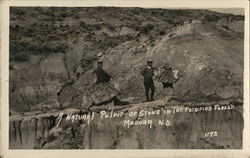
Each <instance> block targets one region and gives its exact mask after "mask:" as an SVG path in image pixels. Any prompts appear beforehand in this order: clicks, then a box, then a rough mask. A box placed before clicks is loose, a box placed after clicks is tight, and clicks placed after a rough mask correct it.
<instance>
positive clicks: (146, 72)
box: [141, 67, 155, 80]
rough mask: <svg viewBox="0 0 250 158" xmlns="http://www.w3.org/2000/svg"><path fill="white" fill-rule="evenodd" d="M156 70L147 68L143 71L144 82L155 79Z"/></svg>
mask: <svg viewBox="0 0 250 158" xmlns="http://www.w3.org/2000/svg"><path fill="white" fill-rule="evenodd" d="M154 70H155V68H153V67H152V68H149V67H146V68H144V69H143V70H142V71H141V74H142V76H143V77H144V80H148V79H150V80H151V79H153V76H154Z"/></svg>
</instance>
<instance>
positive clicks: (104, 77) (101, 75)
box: [93, 60, 111, 83]
mask: <svg viewBox="0 0 250 158" xmlns="http://www.w3.org/2000/svg"><path fill="white" fill-rule="evenodd" d="M102 66H103V61H101V60H98V62H97V68H96V69H95V70H94V71H93V73H95V74H96V78H97V79H96V83H102V82H109V81H110V79H111V76H110V75H109V74H107V73H106V72H105V71H104V70H103V69H102Z"/></svg>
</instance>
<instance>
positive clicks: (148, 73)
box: [141, 60, 155, 101]
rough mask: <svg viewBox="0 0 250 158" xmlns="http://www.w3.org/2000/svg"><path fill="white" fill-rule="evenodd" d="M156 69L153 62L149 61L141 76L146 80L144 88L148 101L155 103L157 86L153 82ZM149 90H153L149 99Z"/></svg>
mask: <svg viewBox="0 0 250 158" xmlns="http://www.w3.org/2000/svg"><path fill="white" fill-rule="evenodd" d="M154 71H155V68H154V67H153V61H152V60H148V61H147V67H146V68H144V69H143V70H142V71H141V75H142V76H143V78H144V82H143V83H144V88H145V95H146V99H147V101H154V93H155V86H154V81H153V76H154ZM149 90H151V95H150V98H149Z"/></svg>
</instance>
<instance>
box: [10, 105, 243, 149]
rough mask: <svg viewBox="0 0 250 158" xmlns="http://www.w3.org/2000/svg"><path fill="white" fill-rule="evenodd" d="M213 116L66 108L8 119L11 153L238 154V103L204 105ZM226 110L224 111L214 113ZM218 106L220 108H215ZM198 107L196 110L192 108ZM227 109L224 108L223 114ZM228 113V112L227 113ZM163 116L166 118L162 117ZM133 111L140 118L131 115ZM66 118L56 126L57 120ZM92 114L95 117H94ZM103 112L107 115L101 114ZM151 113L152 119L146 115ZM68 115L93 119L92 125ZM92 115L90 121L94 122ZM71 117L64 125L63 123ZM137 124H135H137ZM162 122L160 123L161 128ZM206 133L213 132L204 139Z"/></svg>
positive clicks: (156, 108) (137, 108)
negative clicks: (226, 151)
mask: <svg viewBox="0 0 250 158" xmlns="http://www.w3.org/2000/svg"><path fill="white" fill-rule="evenodd" d="M209 104H210V106H211V107H210V108H211V109H212V110H211V111H203V112H190V111H189V112H184V111H183V112H180V111H179V112H178V111H177V110H176V111H175V113H174V112H173V111H172V112H171V113H170V114H169V113H167V110H170V109H172V110H174V109H181V108H183V109H185V108H187V107H189V108H190V109H191V108H192V106H185V107H184V106H180V105H175V106H171V105H168V106H164V107H163V106H162V105H161V103H159V102H157V101H156V102H151V103H143V104H139V105H131V106H128V107H120V108H117V107H116V108H114V110H108V109H105V108H104V109H102V110H101V109H99V110H98V107H97V108H95V109H92V110H90V111H89V112H90V113H89V112H85V113H83V112H80V110H77V109H66V110H62V111H57V112H53V113H47V114H39V115H34V114H33V115H30V116H24V117H19V119H17V117H16V118H15V117H11V121H10V148H12V149H13V148H14V149H31V148H37V149H79V148H80V149H190V148H198V149H226V148H232V149H240V148H242V130H243V126H244V124H243V117H242V103H240V104H239V103H238V104H236V105H237V106H235V105H233V104H231V103H230V104H229V103H226V102H224V103H222V102H221V103H206V106H205V105H203V107H204V106H205V107H209V106H208V105H209ZM215 104H216V105H218V107H222V106H223V107H224V109H222V108H221V109H219V108H218V107H217V108H215V106H214V105H215ZM219 105H220V106H219ZM196 107H197V106H196ZM225 107H226V108H227V109H225ZM229 108H231V109H229ZM164 111H165V112H166V113H164ZM135 112H137V113H138V115H135V116H131V113H135ZM60 113H63V114H64V118H62V120H61V122H60V123H59V126H58V127H56V125H57V123H58V118H57V117H58V116H59V115H60ZM93 113H94V114H93ZM104 113H105V115H104ZM149 113H151V114H149ZM68 114H72V115H74V114H75V116H76V114H78V115H81V116H83V115H87V114H91V117H90V121H89V123H88V120H85V121H84V120H83V119H82V120H81V121H79V120H78V119H77V118H74V119H75V120H74V121H72V119H73V117H72V115H69V116H68ZM92 115H94V116H93V120H92ZM67 117H68V118H70V119H69V120H67V119H66V118H67ZM136 121H137V123H138V124H137V123H136ZM159 121H161V123H162V124H159ZM207 132H212V133H210V134H207V135H206V133H207Z"/></svg>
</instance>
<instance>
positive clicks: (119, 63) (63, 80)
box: [9, 7, 244, 149]
mask: <svg viewBox="0 0 250 158" xmlns="http://www.w3.org/2000/svg"><path fill="white" fill-rule="evenodd" d="M243 44H244V17H243V16H239V15H232V14H222V13H216V12H212V11H208V10H167V9H142V8H113V7H95V8H63V7H61V8H53V7H52V8H46V7H42V8H41V7H32V8H25V7H13V8H11V9H10V67H9V69H10V76H9V77H10V78H9V79H10V80H9V85H10V89H9V97H10V99H9V101H10V115H11V116H10V148H14V149H15V148H16V149H17V148H26V149H30V148H38V149H44V148H49V149H51V148H56V149H59V148H63V149H79V148H81V149H88V148H90V149H93V148H95V149H98V148H108V149H111V148H112V149H119V148H123V149H124V148H126V149H128V148H130V149H138V148H139V149H142V148H147V149H152V148H172V149H177V148H213V149H214V148H216V149H219V148H241V147H242V130H243V118H242V109H243V108H242V104H243V103H242V102H243V101H242V100H243V65H244V62H243V61H244V46H243ZM149 58H150V59H152V60H153V61H154V66H155V67H157V68H161V67H171V68H172V69H173V72H174V75H175V77H176V82H175V83H174V84H173V88H169V87H168V88H164V86H163V83H161V82H159V81H157V80H156V81H155V86H156V97H155V98H156V101H155V102H149V103H142V102H143V101H144V100H145V98H144V87H143V78H142V76H141V74H140V71H141V69H142V68H143V66H145V64H146V60H147V59H149ZM98 59H102V60H103V61H104V69H105V70H106V71H107V72H108V73H109V74H110V75H111V76H112V81H111V84H112V85H114V87H115V88H117V89H118V90H119V91H120V94H119V96H118V99H120V100H121V101H126V102H127V104H128V105H126V106H113V105H112V104H109V103H108V104H107V105H102V106H91V105H90V106H89V105H87V101H88V100H86V97H85V95H86V93H91V91H88V88H89V87H90V86H91V85H93V82H94V80H95V76H94V74H93V73H92V72H93V70H94V68H95V66H96V65H95V63H96V61H97V60H98ZM97 91H98V92H99V91H100V92H101V89H99V90H97ZM101 93H106V92H101ZM109 93H111V92H107V95H109ZM111 94H112V93H111ZM112 95H113V94H112ZM115 95H117V94H115ZM107 98H111V97H110V96H107ZM104 101H106V100H104ZM187 104H188V105H187ZM215 104H219V105H225V106H226V105H231V104H234V105H237V106H235V108H234V109H230V110H224V111H220V110H217V111H212V112H201V113H180V114H176V115H169V116H167V117H166V116H165V115H159V116H157V118H152V117H150V116H148V117H144V118H143V119H146V120H148V119H152V120H157V119H169V120H171V121H172V122H173V126H171V127H162V126H155V127H153V129H149V128H148V127H136V126H135V127H134V126H133V127H131V128H130V129H127V128H124V127H122V126H123V124H122V123H123V121H124V119H126V118H127V117H128V114H129V112H130V111H133V110H135V111H139V110H149V111H150V110H151V111H152V110H155V109H161V110H162V109H163V110H164V109H171V108H172V107H173V105H176V107H183V106H185V107H186V106H187V107H192V106H198V105H199V106H201V107H203V106H204V107H206V106H207V105H209V106H210V105H211V106H214V105H215ZM102 109H104V110H106V111H108V112H110V111H112V110H114V111H116V112H124V116H123V117H121V118H119V119H113V120H112V119H111V120H107V121H103V120H102V119H99V117H100V111H101V110H102ZM60 112H64V113H65V115H66V113H74V114H85V113H89V112H96V113H97V115H96V117H97V119H96V120H94V121H93V122H92V123H91V124H90V125H86V122H84V121H83V122H81V121H79V122H76V123H67V122H62V123H61V126H60V127H59V128H55V125H56V123H57V122H58V120H57V119H56V118H57V116H58V115H59V114H60ZM134 120H138V118H134ZM132 121H133V120H132ZM228 129H229V130H228ZM142 130H143V131H144V132H141V131H142ZM208 130H217V131H219V132H220V134H221V133H223V134H222V135H220V137H216V138H214V139H210V138H209V139H206V138H204V132H206V131H208ZM152 134H154V135H155V137H152V139H151V138H150V139H148V138H149V136H150V135H152ZM153 138H155V139H153Z"/></svg>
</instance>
